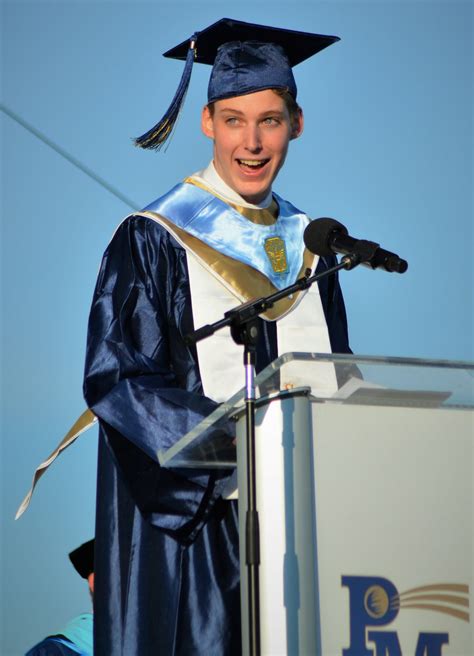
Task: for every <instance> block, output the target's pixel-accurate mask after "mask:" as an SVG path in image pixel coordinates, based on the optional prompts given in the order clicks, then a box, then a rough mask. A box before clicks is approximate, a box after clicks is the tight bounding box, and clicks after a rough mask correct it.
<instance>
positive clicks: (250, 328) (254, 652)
mask: <svg viewBox="0 0 474 656" xmlns="http://www.w3.org/2000/svg"><path fill="white" fill-rule="evenodd" d="M366 243H369V242H366ZM376 246H377V244H374V247H376ZM361 250H363V252H353V253H349V254H347V255H345V256H344V257H343V258H342V259H341V261H340V262H339V263H338V264H336V265H335V266H333V267H331V268H330V269H326V271H323V272H322V273H318V274H316V273H315V274H314V275H312V276H311V275H310V274H311V269H306V271H305V274H304V275H303V276H302V277H301V278H299V279H298V280H297V281H296V282H295V283H293V284H292V285H290V286H289V287H285V288H284V289H281V290H280V291H278V292H275V293H273V294H270V295H269V296H265V297H262V298H258V299H255V300H252V301H248V302H247V303H243V304H242V305H239V306H237V307H235V308H233V309H232V310H229V311H228V312H226V313H225V314H224V318H223V319H220V320H219V321H216V322H215V323H213V324H207V325H205V326H202V327H201V328H198V330H195V331H194V332H193V333H191V334H189V335H186V336H185V338H184V340H185V342H186V343H187V344H196V343H197V342H199V341H201V340H202V339H205V338H206V337H209V336H210V335H213V334H214V333H215V332H216V331H218V330H220V329H221V328H224V327H225V326H230V332H231V335H232V338H233V340H234V341H235V342H236V343H237V344H242V345H243V346H244V367H245V410H246V445H247V495H248V496H247V513H246V526H245V545H246V549H245V563H246V565H247V576H248V610H249V654H250V656H260V594H259V592H260V590H259V580H258V567H259V564H260V537H259V524H258V511H257V486H256V464H255V401H256V397H255V352H256V347H257V342H258V321H257V320H258V316H259V315H260V314H262V313H263V312H265V311H266V310H268V309H269V308H271V307H273V305H274V304H275V303H276V302H277V301H279V300H281V299H282V298H285V297H287V296H290V295H291V294H294V293H295V292H298V291H302V290H304V289H308V288H309V287H311V285H312V284H313V283H315V282H317V281H318V280H320V279H321V278H325V277H326V276H330V275H331V274H333V273H336V272H337V271H339V270H340V269H346V270H351V269H353V268H354V267H356V266H357V265H358V264H360V263H361V262H363V261H366V259H368V258H369V257H370V253H369V252H368V250H369V249H367V248H364V249H361Z"/></svg>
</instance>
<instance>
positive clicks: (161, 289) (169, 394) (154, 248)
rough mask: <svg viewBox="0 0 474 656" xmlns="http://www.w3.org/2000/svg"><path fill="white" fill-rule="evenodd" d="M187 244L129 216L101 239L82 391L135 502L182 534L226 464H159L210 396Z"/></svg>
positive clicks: (202, 513)
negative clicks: (196, 342)
mask: <svg viewBox="0 0 474 656" xmlns="http://www.w3.org/2000/svg"><path fill="white" fill-rule="evenodd" d="M192 330H193V320H192V308H191V299H190V292H189V284H188V273H187V265H186V256H185V252H184V250H183V249H182V248H181V247H179V245H178V244H177V243H176V242H175V241H174V240H173V238H172V237H171V236H170V235H169V234H168V233H167V232H166V230H164V228H162V227H161V226H160V225H159V224H157V223H156V222H154V221H152V220H151V219H147V218H144V217H130V218H129V219H127V220H125V221H124V222H123V223H122V224H121V225H120V226H119V228H118V230H117V232H116V233H115V235H114V237H113V239H112V241H111V243H110V244H109V247H108V248H107V250H106V252H105V254H104V257H103V260H102V264H101V268H100V271H99V276H98V280H97V285H96V289H95V293H94V298H93V302H92V308H91V313H90V319H89V331H88V341H87V351H86V365H85V379H84V396H85V399H86V401H87V403H88V405H89V407H90V408H91V410H92V411H93V412H94V413H95V414H96V415H97V416H98V417H99V420H100V424H101V429H102V434H103V436H104V438H105V441H106V443H107V446H108V447H109V451H110V454H111V457H112V458H113V459H114V461H115V465H116V467H118V469H119V470H120V473H121V475H122V478H123V479H124V480H125V481H126V483H127V485H128V488H129V491H130V493H131V495H132V497H133V499H134V502H135V503H136V505H137V506H138V507H139V509H140V511H141V512H142V514H143V515H144V516H145V518H146V519H148V520H149V521H150V522H151V523H152V524H154V525H155V526H157V527H159V528H162V529H165V530H167V531H168V532H170V533H172V534H173V535H175V536H176V537H179V538H183V539H189V537H190V536H191V535H195V534H196V530H197V529H198V528H199V526H202V524H203V522H204V521H205V519H206V516H207V514H208V512H209V508H210V506H212V504H213V503H214V501H215V500H216V499H217V497H218V496H219V495H220V493H221V489H222V486H223V484H224V483H225V477H226V476H227V475H228V472H222V471H202V470H183V471H180V472H177V471H175V470H170V469H165V468H161V467H160V466H159V464H158V461H157V451H158V450H159V449H166V448H168V447H170V446H172V445H173V444H174V443H175V442H176V441H177V440H178V439H179V438H180V437H181V436H182V435H184V434H185V433H187V432H188V431H189V430H190V429H191V428H192V427H193V426H194V425H196V424H197V423H198V422H199V421H200V420H201V419H202V418H203V417H205V416H206V415H208V414H209V413H211V412H212V411H213V410H214V409H215V408H216V405H217V404H216V403H215V402H213V401H211V400H210V399H208V398H206V397H205V396H203V393H202V385H201V381H200V376H199V367H198V360H197V352H196V349H195V347H190V346H187V345H186V344H185V342H184V340H183V337H184V336H185V335H186V334H187V333H190V332H192Z"/></svg>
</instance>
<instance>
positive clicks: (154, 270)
mask: <svg viewBox="0 0 474 656" xmlns="http://www.w3.org/2000/svg"><path fill="white" fill-rule="evenodd" d="M333 264H334V259H333V258H326V260H324V259H321V260H320V262H319V265H318V269H319V270H323V268H328V267H330V266H332V265H333ZM320 293H321V300H322V305H323V309H324V312H325V316H326V321H327V324H328V330H329V337H330V341H331V346H332V349H333V351H334V352H340V353H345V352H350V349H349V345H348V337H347V323H346V315H345V310H344V303H343V300H342V295H341V291H340V288H339V284H338V281H337V277H335V276H331V277H330V278H329V279H325V280H324V281H322V282H321V283H320ZM193 329H194V325H193V317H192V304H191V298H190V290H189V279H188V270H187V264H186V253H185V251H184V249H183V248H182V247H181V246H180V245H178V243H177V242H176V241H175V240H174V239H173V238H172V237H171V235H170V234H169V233H168V232H167V231H166V230H165V229H164V228H163V227H162V226H160V225H159V224H157V223H156V222H155V221H153V220H152V219H148V218H144V217H135V218H129V219H127V220H126V221H125V222H124V223H122V224H121V226H120V227H119V228H118V230H117V232H116V233H115V235H114V237H113V239H112V241H111V243H110V245H109V247H108V248H107V250H106V252H105V255H104V258H103V261H102V266H101V269H100V272H99V277H98V281H97V285H96V290H95V294H94V299H93V303H92V309H91V315H90V320H89V334H88V343H87V356H86V371H85V382H84V393H85V398H86V401H87V403H88V405H89V407H90V408H91V409H92V410H93V412H94V413H95V414H96V415H97V416H98V417H99V419H100V435H99V462H98V480H97V516H96V550H95V553H96V564H95V567H96V573H95V602H94V604H95V605H94V612H95V622H94V641H95V642H94V649H95V653H96V655H97V656H102V655H103V656H115V655H117V656H118V655H119V654H123V655H126V656H134V655H136V656H148V655H150V656H151V655H152V654H153V655H155V654H164V655H166V656H175V655H176V656H178V655H179V656H185V655H186V656H188V655H200V654H202V655H204V654H205V655H206V656H212V655H215V656H224V655H225V656H232V655H233V654H236V655H237V654H240V653H241V644H240V594H239V554H238V519H237V507H236V502H228V501H223V500H222V499H221V497H220V494H221V491H222V488H223V485H224V484H225V481H226V478H227V477H228V475H229V472H226V471H214V472H210V471H193V470H187V471H178V472H177V471H171V470H166V469H162V468H160V467H159V465H158V463H157V460H156V451H157V449H159V448H166V447H168V446H170V445H171V444H173V443H174V442H176V440H177V439H178V438H179V437H181V436H182V435H183V434H185V433H186V432H187V431H188V430H189V429H190V428H191V427H192V426H194V425H195V424H196V423H198V422H199V421H200V419H201V418H202V417H204V416H205V415H207V414H209V413H210V412H211V411H212V410H213V409H214V408H215V407H216V404H215V403H214V402H213V401H211V400H210V399H208V398H206V397H204V396H203V390H202V385H201V380H200V374H199V363H198V359H197V352H196V349H195V348H194V347H190V346H187V345H186V344H185V343H184V340H183V336H184V335H186V334H188V333H190V332H192V330H193ZM276 330H277V326H276V324H275V323H273V322H266V321H261V334H260V343H259V346H258V348H257V370H261V369H263V368H264V367H265V366H266V365H267V364H268V363H269V362H271V361H272V360H273V359H274V358H275V357H276V356H277V347H276V344H277V340H276Z"/></svg>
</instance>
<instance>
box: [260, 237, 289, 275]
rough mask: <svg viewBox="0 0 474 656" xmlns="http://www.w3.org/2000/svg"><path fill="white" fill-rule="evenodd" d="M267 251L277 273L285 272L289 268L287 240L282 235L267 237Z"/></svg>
mask: <svg viewBox="0 0 474 656" xmlns="http://www.w3.org/2000/svg"><path fill="white" fill-rule="evenodd" d="M265 253H266V254H267V255H268V259H269V260H270V263H271V265H272V269H273V271H274V272H275V273H285V272H286V270H287V269H288V263H287V261H286V250H285V242H284V241H283V239H281V237H268V238H267V239H265Z"/></svg>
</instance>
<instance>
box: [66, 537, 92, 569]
mask: <svg viewBox="0 0 474 656" xmlns="http://www.w3.org/2000/svg"><path fill="white" fill-rule="evenodd" d="M94 544H95V540H94V539H92V540H89V541H88V542H84V544H81V546H80V547H77V549H74V551H71V553H70V554H69V560H70V561H71V563H72V564H73V565H74V569H75V570H76V572H77V573H78V574H79V575H80V576H82V578H83V579H87V577H88V576H89V574H92V572H93V571H94Z"/></svg>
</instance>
